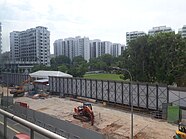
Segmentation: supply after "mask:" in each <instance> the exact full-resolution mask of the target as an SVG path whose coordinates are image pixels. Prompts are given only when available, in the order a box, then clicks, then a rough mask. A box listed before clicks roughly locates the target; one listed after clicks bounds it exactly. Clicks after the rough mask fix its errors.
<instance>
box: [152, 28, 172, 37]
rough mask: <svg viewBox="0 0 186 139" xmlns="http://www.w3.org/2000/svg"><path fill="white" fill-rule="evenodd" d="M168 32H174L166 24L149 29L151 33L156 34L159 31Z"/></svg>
mask: <svg viewBox="0 0 186 139" xmlns="http://www.w3.org/2000/svg"><path fill="white" fill-rule="evenodd" d="M161 32H162V33H168V32H173V30H172V29H171V27H166V26H158V27H153V28H152V29H150V30H149V31H148V34H149V35H155V34H157V33H161Z"/></svg>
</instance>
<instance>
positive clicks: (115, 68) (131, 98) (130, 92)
mask: <svg viewBox="0 0 186 139" xmlns="http://www.w3.org/2000/svg"><path fill="white" fill-rule="evenodd" d="M112 69H114V70H120V71H126V72H127V73H128V74H129V76H130V82H132V75H131V73H130V71H129V70H127V69H124V68H119V67H113V68H112ZM129 94H130V95H131V97H130V102H131V139H133V93H132V91H131V84H129Z"/></svg>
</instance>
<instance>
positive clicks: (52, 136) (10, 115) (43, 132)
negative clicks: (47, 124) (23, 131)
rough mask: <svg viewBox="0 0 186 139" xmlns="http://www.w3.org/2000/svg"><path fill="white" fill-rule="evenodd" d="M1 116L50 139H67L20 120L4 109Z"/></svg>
mask: <svg viewBox="0 0 186 139" xmlns="http://www.w3.org/2000/svg"><path fill="white" fill-rule="evenodd" d="M0 114H2V115H4V116H5V117H7V118H9V119H12V120H14V121H16V122H18V123H20V124H22V125H24V126H26V127H28V128H30V129H31V130H33V131H36V132H38V133H40V134H42V135H44V136H46V137H48V138H50V139H66V138H64V137H62V136H60V135H58V134H56V133H53V132H51V131H49V130H47V129H44V128H42V127H40V126H38V125H35V124H33V123H31V122H28V121H26V120H24V119H22V118H20V117H18V116H15V115H13V114H11V113H9V112H7V111H4V110H2V109H0Z"/></svg>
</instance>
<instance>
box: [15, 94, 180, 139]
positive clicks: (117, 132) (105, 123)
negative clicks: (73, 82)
mask: <svg viewBox="0 0 186 139" xmlns="http://www.w3.org/2000/svg"><path fill="white" fill-rule="evenodd" d="M14 100H15V101H21V102H25V103H27V104H28V105H29V108H30V109H34V110H37V111H40V112H43V113H46V114H49V115H52V116H55V117H57V118H59V119H62V120H66V121H68V122H71V123H73V124H77V125H79V126H81V127H84V128H89V129H91V130H95V131H98V132H100V133H102V134H106V135H109V136H110V137H112V138H115V139H125V138H126V139H127V138H129V137H130V127H131V125H130V121H131V119H130V114H131V113H130V111H127V110H125V109H124V108H123V109H122V108H115V107H109V106H107V105H105V104H101V103H92V105H93V111H94V116H95V118H94V125H93V126H92V125H91V123H90V122H81V121H80V120H77V119H75V118H73V114H74V107H77V106H80V105H82V103H81V102H77V101H74V100H71V99H70V98H58V97H49V98H46V99H31V98H28V97H20V98H15V99H14ZM176 129H177V125H175V124H169V123H167V122H166V121H165V120H162V119H155V118H153V117H151V115H150V114H147V113H140V112H135V113H134V136H135V139H150V138H151V139H172V138H173V135H174V134H175V130H176Z"/></svg>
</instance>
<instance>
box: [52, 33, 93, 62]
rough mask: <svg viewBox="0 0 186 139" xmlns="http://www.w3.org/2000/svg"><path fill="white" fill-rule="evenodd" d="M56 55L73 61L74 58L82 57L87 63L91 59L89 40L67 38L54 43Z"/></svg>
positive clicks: (85, 38) (78, 37)
mask: <svg viewBox="0 0 186 139" xmlns="http://www.w3.org/2000/svg"><path fill="white" fill-rule="evenodd" d="M54 55H55V56H59V55H65V56H67V57H69V58H70V59H71V60H72V59H73V57H76V56H82V57H83V58H84V59H85V60H86V61H89V59H90V46H89V38H87V37H84V38H81V37H80V36H77V37H75V38H66V39H64V40H62V39H60V40H56V41H55V42H54Z"/></svg>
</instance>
